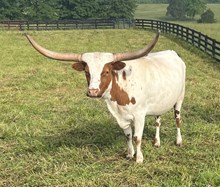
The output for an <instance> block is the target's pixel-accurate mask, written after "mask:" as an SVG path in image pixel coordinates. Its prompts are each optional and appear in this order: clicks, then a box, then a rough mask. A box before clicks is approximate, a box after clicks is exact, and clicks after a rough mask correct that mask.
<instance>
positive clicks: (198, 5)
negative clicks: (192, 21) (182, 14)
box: [185, 0, 206, 18]
mask: <svg viewBox="0 0 220 187" xmlns="http://www.w3.org/2000/svg"><path fill="white" fill-rule="evenodd" d="M185 4H186V15H187V16H189V17H190V18H194V17H195V15H196V14H201V13H202V12H204V10H205V9H206V3H205V1H204V0H185Z"/></svg>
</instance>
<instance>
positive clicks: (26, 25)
mask: <svg viewBox="0 0 220 187" xmlns="http://www.w3.org/2000/svg"><path fill="white" fill-rule="evenodd" d="M133 26H134V22H133V21H132V20H128V19H117V20H116V19H89V20H55V21H0V29H1V30H20V31H23V30H38V31H39V30H70V29H108V28H109V29H116V28H117V29H126V28H130V27H133Z"/></svg>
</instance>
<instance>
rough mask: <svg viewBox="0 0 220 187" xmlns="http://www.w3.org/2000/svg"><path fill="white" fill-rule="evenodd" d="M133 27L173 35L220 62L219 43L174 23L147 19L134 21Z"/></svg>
mask: <svg viewBox="0 0 220 187" xmlns="http://www.w3.org/2000/svg"><path fill="white" fill-rule="evenodd" d="M135 27H136V28H142V29H147V28H149V29H157V30H158V29H159V30H161V31H162V32H166V33H172V34H175V35H176V36H177V37H179V38H181V39H182V40H185V41H187V42H188V43H190V44H192V45H193V46H196V47H197V48H199V49H200V50H202V51H204V52H205V53H207V54H209V55H210V56H212V57H213V58H214V59H216V60H217V61H218V62H220V42H219V41H217V40H215V39H213V38H210V37H208V36H207V35H205V34H202V33H201V32H198V31H196V30H193V29H190V28H188V27H184V26H182V25H179V24H175V23H169V22H165V21H158V20H147V19H136V20H135Z"/></svg>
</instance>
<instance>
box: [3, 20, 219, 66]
mask: <svg viewBox="0 0 220 187" xmlns="http://www.w3.org/2000/svg"><path fill="white" fill-rule="evenodd" d="M133 27H136V28H141V29H157V30H158V29H160V30H161V31H162V32H166V33H172V34H175V35H176V36H177V37H179V38H181V39H182V40H185V41H187V42H188V43H190V44H192V45H193V46H196V47H197V48H199V49H200V50H202V51H204V52H205V53H207V54H208V55H210V56H212V57H213V58H214V59H216V60H217V61H218V62H220V42H219V41H217V40H215V39H212V38H210V37H208V36H207V35H204V34H202V33H201V32H198V31H195V30H193V29H190V28H188V27H184V26H182V25H179V24H175V23H169V22H165V21H158V20H148V19H136V20H128V19H117V20H116V19H90V20H56V21H0V30H20V31H23V30H69V29H126V28H133Z"/></svg>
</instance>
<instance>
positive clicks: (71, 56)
mask: <svg viewBox="0 0 220 187" xmlns="http://www.w3.org/2000/svg"><path fill="white" fill-rule="evenodd" d="M25 36H26V37H27V39H28V40H29V42H30V43H31V45H32V46H33V47H34V48H35V49H36V50H37V51H38V52H39V53H41V54H42V55H44V56H46V57H48V58H51V59H55V60H62V61H75V62H80V61H82V59H81V58H82V55H81V54H77V53H58V52H54V51H50V50H48V49H45V48H43V47H42V46H40V45H39V44H37V42H35V41H34V40H33V39H32V38H31V36H29V35H28V34H25Z"/></svg>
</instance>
